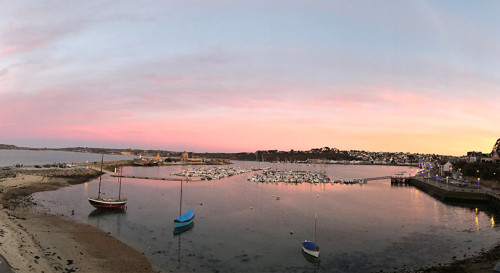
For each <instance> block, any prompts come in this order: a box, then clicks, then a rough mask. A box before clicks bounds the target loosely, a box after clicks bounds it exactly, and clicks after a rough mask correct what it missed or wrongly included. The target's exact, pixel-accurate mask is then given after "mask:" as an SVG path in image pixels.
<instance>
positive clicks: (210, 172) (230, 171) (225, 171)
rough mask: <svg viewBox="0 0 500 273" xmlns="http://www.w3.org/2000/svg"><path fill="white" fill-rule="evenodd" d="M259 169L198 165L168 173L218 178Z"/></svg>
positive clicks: (210, 178)
mask: <svg viewBox="0 0 500 273" xmlns="http://www.w3.org/2000/svg"><path fill="white" fill-rule="evenodd" d="M259 170H261V169H255V168H245V167H239V166H236V167H232V166H231V167H227V166H226V167H211V168H207V167H199V168H194V169H187V170H180V171H179V172H177V173H171V174H170V175H177V176H183V177H200V178H201V180H205V179H206V180H212V179H214V180H218V179H221V178H225V177H230V176H233V175H238V174H243V173H248V172H252V171H259Z"/></svg>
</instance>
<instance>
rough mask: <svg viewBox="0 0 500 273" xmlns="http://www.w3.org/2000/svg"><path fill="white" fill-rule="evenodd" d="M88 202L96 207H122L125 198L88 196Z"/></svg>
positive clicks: (125, 201) (123, 206) (125, 202)
mask: <svg viewBox="0 0 500 273" xmlns="http://www.w3.org/2000/svg"><path fill="white" fill-rule="evenodd" d="M89 203H90V204H91V205H92V206H93V207H94V208H96V209H123V208H125V204H127V200H126V199H121V200H113V199H97V198H89Z"/></svg>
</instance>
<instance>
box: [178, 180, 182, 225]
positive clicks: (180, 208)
mask: <svg viewBox="0 0 500 273" xmlns="http://www.w3.org/2000/svg"><path fill="white" fill-rule="evenodd" d="M181 215H182V176H181V201H180V205H179V216H181Z"/></svg>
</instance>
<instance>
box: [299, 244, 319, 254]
mask: <svg viewBox="0 0 500 273" xmlns="http://www.w3.org/2000/svg"><path fill="white" fill-rule="evenodd" d="M302 250H304V252H305V253H307V254H309V255H311V256H313V257H315V258H318V257H319V246H317V245H316V244H315V243H313V242H309V241H307V240H306V241H304V242H302Z"/></svg>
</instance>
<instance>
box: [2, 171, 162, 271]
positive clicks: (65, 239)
mask: <svg viewBox="0 0 500 273" xmlns="http://www.w3.org/2000/svg"><path fill="white" fill-rule="evenodd" d="M12 173H15V177H12V175H11V176H10V177H5V178H1V179H0V208H1V210H0V246H1V247H0V255H2V256H3V257H4V258H5V260H6V262H7V263H8V264H9V265H10V267H11V268H12V269H13V271H14V272H157V271H155V270H153V268H152V267H151V265H150V263H149V262H148V260H147V259H146V258H145V256H144V255H143V254H141V253H140V252H138V251H137V250H135V249H134V248H132V247H130V246H128V245H127V244H125V243H123V242H121V241H119V240H117V239H115V238H113V237H111V236H109V235H108V234H107V233H106V232H104V231H102V230H100V229H97V228H95V227H92V226H89V225H86V224H81V223H76V222H74V221H71V220H69V219H68V218H66V217H64V216H61V215H53V214H50V213H47V212H40V211H37V210H35V209H34V204H33V203H32V202H30V201H29V198H28V196H29V194H31V193H33V192H38V191H45V190H54V189H57V188H60V187H64V186H68V185H71V184H75V183H82V182H85V181H88V180H89V179H91V178H94V177H97V176H98V175H99V172H98V171H96V170H94V169H61V170H46V169H43V170H32V171H29V170H28V171H23V172H11V174H12Z"/></svg>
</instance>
